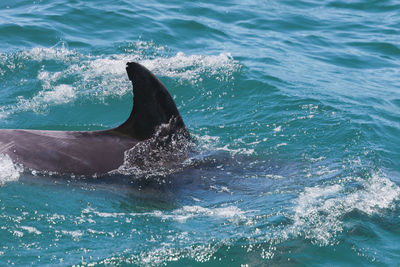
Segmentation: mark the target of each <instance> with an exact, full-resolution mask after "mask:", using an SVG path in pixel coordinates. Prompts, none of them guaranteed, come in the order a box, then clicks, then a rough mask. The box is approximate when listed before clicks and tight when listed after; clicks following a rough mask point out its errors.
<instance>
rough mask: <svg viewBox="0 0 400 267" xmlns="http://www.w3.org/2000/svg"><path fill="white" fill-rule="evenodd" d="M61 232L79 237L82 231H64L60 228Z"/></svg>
mask: <svg viewBox="0 0 400 267" xmlns="http://www.w3.org/2000/svg"><path fill="white" fill-rule="evenodd" d="M61 233H63V234H64V235H70V236H72V237H73V238H79V237H81V236H82V235H83V233H82V232H81V231H79V230H76V231H66V230H62V231H61Z"/></svg>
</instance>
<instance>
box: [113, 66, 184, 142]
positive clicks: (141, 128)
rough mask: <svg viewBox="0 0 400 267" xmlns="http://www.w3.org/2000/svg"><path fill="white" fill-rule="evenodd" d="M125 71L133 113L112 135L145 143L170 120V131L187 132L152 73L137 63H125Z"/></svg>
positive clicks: (170, 99) (169, 96) (164, 90)
mask: <svg viewBox="0 0 400 267" xmlns="http://www.w3.org/2000/svg"><path fill="white" fill-rule="evenodd" d="M126 71H127V73H128V77H129V80H131V81H132V85H133V109H132V112H131V114H130V116H129V118H128V119H127V120H126V121H125V122H124V123H123V124H121V125H120V126H118V127H117V128H115V129H113V130H114V131H116V132H118V133H120V134H123V135H128V136H130V137H133V138H137V139H139V140H144V139H148V138H150V137H151V136H152V135H153V134H154V132H155V130H156V129H157V127H158V126H160V125H161V124H165V123H169V122H171V120H172V119H173V120H174V127H173V128H176V129H186V128H185V124H184V123H183V120H182V117H181V115H180V114H179V111H178V109H177V108H176V105H175V102H174V100H173V99H172V97H171V95H170V94H169V93H168V91H167V89H166V88H165V87H164V85H163V84H162V83H161V81H160V80H159V79H158V78H157V77H156V76H155V75H154V74H153V73H152V72H151V71H149V70H148V69H147V68H145V67H144V66H142V65H140V64H139V63H136V62H128V63H127V66H126Z"/></svg>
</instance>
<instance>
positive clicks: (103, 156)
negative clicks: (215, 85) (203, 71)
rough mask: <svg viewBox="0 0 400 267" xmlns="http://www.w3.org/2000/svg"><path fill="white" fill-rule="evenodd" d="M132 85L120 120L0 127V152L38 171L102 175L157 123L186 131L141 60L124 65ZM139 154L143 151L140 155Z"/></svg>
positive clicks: (176, 130) (159, 85)
mask: <svg viewBox="0 0 400 267" xmlns="http://www.w3.org/2000/svg"><path fill="white" fill-rule="evenodd" d="M126 70H127V73H128V77H129V79H130V80H131V81H132V85H133V94H134V98H133V109H132V112H131V114H130V116H129V118H128V119H127V120H126V121H125V122H124V123H123V124H121V125H120V126H118V127H116V128H114V129H109V130H104V131H86V132H83V131H42V130H14V129H3V130H0V153H1V154H7V155H8V156H9V157H10V158H11V159H12V160H13V162H15V163H18V164H22V165H23V166H24V167H25V168H28V169H31V170H36V171H40V172H56V173H58V174H74V175H102V174H106V173H108V172H110V171H112V170H115V169H117V168H118V167H119V166H121V165H122V164H123V162H124V152H125V151H126V150H128V149H130V148H132V147H133V146H135V145H136V144H138V143H139V142H142V141H144V140H146V139H149V138H151V137H152V136H153V135H154V133H155V131H156V130H157V128H158V127H160V126H161V125H163V124H168V123H169V124H170V125H169V126H170V127H169V129H170V132H171V133H172V132H178V131H179V132H180V133H181V134H185V135H186V134H187V135H188V132H187V130H186V127H185V124H184V122H183V120H182V117H181V116H180V114H179V112H178V109H177V108H176V105H175V103H174V101H173V100H172V98H171V96H170V94H169V93H168V91H167V90H166V88H165V87H164V86H163V84H162V83H161V82H160V80H158V79H157V77H156V76H155V75H154V74H153V73H151V72H150V71H149V70H148V69H146V68H145V67H144V66H142V65H140V64H138V63H135V62H130V63H127V67H126ZM141 157H143V155H141Z"/></svg>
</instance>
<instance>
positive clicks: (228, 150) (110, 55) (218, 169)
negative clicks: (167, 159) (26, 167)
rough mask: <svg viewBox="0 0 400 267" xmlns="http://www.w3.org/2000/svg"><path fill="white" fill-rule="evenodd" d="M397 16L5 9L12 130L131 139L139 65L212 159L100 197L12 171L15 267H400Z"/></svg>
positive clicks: (348, 11) (118, 183) (221, 4)
mask: <svg viewBox="0 0 400 267" xmlns="http://www.w3.org/2000/svg"><path fill="white" fill-rule="evenodd" d="M399 11H400V4H399V3H398V2H396V1H367V0H357V1H353V0H351V1H350V0H343V1H340V0H332V1H313V0H304V1H276V0H271V1H212V2H209V3H202V2H186V3H184V2H181V1H168V3H164V2H162V1H152V0H150V1H127V0H125V1H122V0H117V1H102V0H97V1H81V0H69V1H68V0H55V1H50V0H35V1H33V0H30V1H25V0H18V1H11V0H10V1H9V0H2V1H1V3H0V95H1V97H0V128H27V129H53V130H54V129H55V130H96V129H107V128H110V127H114V126H117V125H118V124H120V123H121V122H122V121H123V120H124V119H125V118H126V117H127V116H128V115H129V113H130V109H131V106H132V101H131V99H132V89H131V85H130V82H129V80H128V78H127V76H126V73H125V69H124V68H125V63H126V62H127V61H137V62H140V63H142V64H144V65H145V66H146V67H148V68H149V69H150V70H152V71H153V72H154V73H155V74H156V75H157V76H158V77H160V79H161V80H162V82H163V83H164V84H165V85H166V87H167V88H168V89H169V91H170V92H171V95H173V97H174V99H175V101H176V104H177V106H178V109H179V110H180V112H181V114H182V116H183V118H184V121H185V123H186V125H187V127H188V128H189V130H190V132H191V133H192V135H193V136H194V138H195V139H196V149H195V152H194V153H193V154H192V155H191V156H190V157H189V158H188V159H187V160H186V161H185V162H183V163H182V164H181V165H179V168H173V169H171V170H169V171H168V172H167V173H166V174H163V175H160V174H157V175H151V173H152V171H153V170H152V169H150V170H147V171H146V173H145V174H143V175H142V177H141V175H140V174H136V175H135V177H133V178H129V177H128V179H127V178H126V177H124V179H120V178H121V177H119V176H118V175H116V176H115V177H111V178H109V179H100V180H94V179H80V180H76V179H74V177H70V178H68V177H67V178H59V177H56V176H55V177H52V176H50V177H40V176H38V175H37V174H36V173H34V172H29V171H25V172H24V171H23V170H22V169H21V167H20V166H17V165H15V164H13V163H12V162H11V160H10V159H9V158H8V157H7V156H4V155H0V184H1V187H0V209H1V214H0V224H1V225H0V265H2V266H4V265H18V266H20V265H31V264H34V265H51V266H55V265H83V266H103V265H110V264H111V265H139V266H159V265H167V266H197V265H206V266H274V265H278V266H282V265H283V266H285V265H300V266H317V265H318V266H321V265H324V266H325V265H330V266H332V265H357V266H358V265H376V266H382V265H387V266H393V265H397V264H398V263H399V262H400V246H399V245H398V243H399V242H398V241H399V239H400V226H399V225H400V201H399V200H400V165H399V161H400V152H399V148H400V141H399V136H400V82H399V77H400V71H399V70H400V68H399V66H400V38H399V36H400V18H399ZM143 176H144V177H143ZM127 180H128V181H127Z"/></svg>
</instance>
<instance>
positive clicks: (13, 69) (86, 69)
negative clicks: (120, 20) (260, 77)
mask: <svg viewBox="0 0 400 267" xmlns="http://www.w3.org/2000/svg"><path fill="white" fill-rule="evenodd" d="M135 47H136V48H135V49H134V50H132V51H130V50H129V51H130V53H124V54H112V55H106V56H104V55H99V56H96V55H85V54H82V53H79V52H78V51H75V50H70V49H68V48H66V47H65V46H61V47H57V46H56V47H52V48H33V49H30V50H26V51H20V52H15V53H9V54H1V55H0V69H1V76H5V75H6V74H8V75H9V76H13V77H17V78H18V75H21V74H19V73H20V72H22V71H21V70H23V69H26V68H29V69H31V72H33V73H37V75H36V78H30V80H32V81H34V80H36V81H39V82H40V87H39V89H38V92H37V93H36V94H35V95H34V96H33V97H25V96H19V97H17V101H16V102H17V103H16V104H10V105H8V106H5V107H3V108H2V110H1V115H0V116H1V117H2V118H6V117H7V116H9V115H11V114H14V113H19V112H25V111H34V112H43V111H46V110H47V109H48V108H49V107H50V106H55V105H63V104H69V103H73V102H74V101H75V100H76V99H90V100H92V101H96V100H97V101H105V100H106V99H107V98H109V97H121V96H123V95H125V94H127V93H130V92H131V91H132V89H131V85H130V82H129V81H128V78H127V76H126V71H125V64H126V63H127V62H129V61H136V62H139V63H141V64H143V65H144V66H146V67H147V68H148V69H150V70H151V71H153V72H154V73H155V74H156V75H159V76H163V77H171V78H178V79H179V80H180V81H188V82H191V83H199V82H201V81H202V77H203V76H204V75H206V76H208V77H213V78H214V79H217V80H229V79H232V78H233V73H234V72H235V71H238V70H239V68H240V66H239V64H238V62H237V61H236V60H234V59H233V57H232V56H231V55H230V54H229V53H226V54H219V55H186V54H184V53H183V52H178V53H177V54H176V55H174V56H168V55H164V54H156V55H152V56H151V57H149V56H147V54H148V52H147V51H151V50H153V49H154V48H155V47H156V46H155V45H154V44H153V43H144V42H137V44H135ZM156 48H157V47H156ZM26 78H27V77H21V78H20V79H21V81H25V80H24V79H26ZM28 78H29V77H28ZM25 82H26V81H25Z"/></svg>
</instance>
